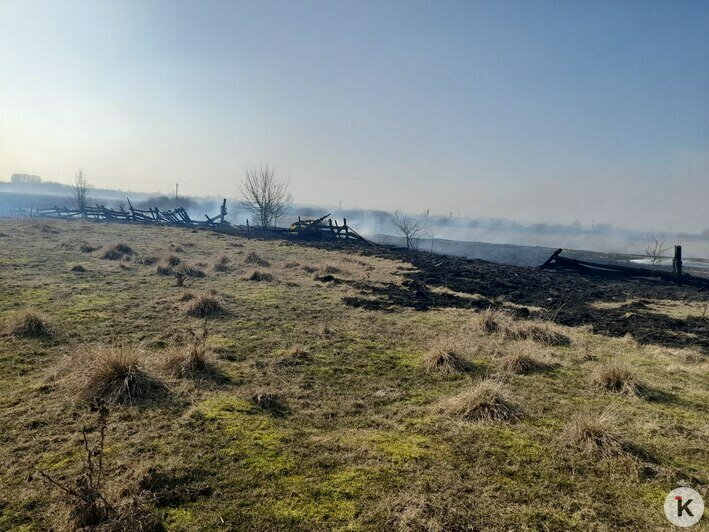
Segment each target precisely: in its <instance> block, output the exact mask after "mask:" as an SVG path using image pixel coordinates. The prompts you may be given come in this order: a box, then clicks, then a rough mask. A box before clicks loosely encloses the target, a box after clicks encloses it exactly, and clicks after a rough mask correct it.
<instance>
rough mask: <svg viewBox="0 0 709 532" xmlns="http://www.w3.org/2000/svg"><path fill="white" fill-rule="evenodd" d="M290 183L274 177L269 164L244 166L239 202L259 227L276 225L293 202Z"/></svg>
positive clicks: (273, 169)
mask: <svg viewBox="0 0 709 532" xmlns="http://www.w3.org/2000/svg"><path fill="white" fill-rule="evenodd" d="M289 189H290V183H289V182H288V181H283V180H279V179H278V178H277V177H276V169H275V168H274V167H273V166H270V165H269V164H261V166H260V167H259V168H246V171H245V176H244V182H243V183H242V184H241V186H240V187H239V193H240V195H241V204H242V205H243V206H244V208H245V209H246V210H248V211H249V212H250V213H251V214H252V215H253V217H254V220H255V221H256V223H258V224H260V225H261V227H264V228H268V227H272V226H274V225H276V222H277V221H278V219H279V218H281V217H283V215H285V214H286V212H287V211H288V208H289V207H290V206H291V203H293V196H291V194H290V191H289Z"/></svg>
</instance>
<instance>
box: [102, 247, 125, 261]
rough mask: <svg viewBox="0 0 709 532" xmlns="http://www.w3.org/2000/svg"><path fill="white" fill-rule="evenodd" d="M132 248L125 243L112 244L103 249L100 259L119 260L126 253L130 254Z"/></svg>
mask: <svg viewBox="0 0 709 532" xmlns="http://www.w3.org/2000/svg"><path fill="white" fill-rule="evenodd" d="M132 254H133V249H132V248H131V247H130V246H128V245H127V244H114V245H113V246H109V247H107V248H106V249H104V251H103V254H102V255H101V258H102V259H107V260H121V259H122V258H124V257H125V256H126V255H132Z"/></svg>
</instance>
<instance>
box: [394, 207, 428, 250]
mask: <svg viewBox="0 0 709 532" xmlns="http://www.w3.org/2000/svg"><path fill="white" fill-rule="evenodd" d="M393 222H394V227H396V228H397V229H398V230H399V231H400V232H401V234H402V235H404V237H406V247H407V248H409V249H418V245H419V239H420V238H421V237H422V236H423V233H424V232H425V230H426V228H427V227H428V217H427V216H426V217H424V216H408V215H405V214H401V213H400V212H399V211H396V212H395V213H394V220H393Z"/></svg>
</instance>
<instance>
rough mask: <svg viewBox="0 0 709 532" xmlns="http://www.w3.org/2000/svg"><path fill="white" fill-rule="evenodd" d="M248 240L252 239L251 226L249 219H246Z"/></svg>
mask: <svg viewBox="0 0 709 532" xmlns="http://www.w3.org/2000/svg"><path fill="white" fill-rule="evenodd" d="M246 238H249V239H250V238H251V226H249V219H248V218H247V219H246Z"/></svg>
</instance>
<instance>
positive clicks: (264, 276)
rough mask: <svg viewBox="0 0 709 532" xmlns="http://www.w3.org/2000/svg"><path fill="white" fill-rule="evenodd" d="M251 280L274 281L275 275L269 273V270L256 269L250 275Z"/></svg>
mask: <svg viewBox="0 0 709 532" xmlns="http://www.w3.org/2000/svg"><path fill="white" fill-rule="evenodd" d="M249 281H257V282H260V281H266V282H268V281H273V275H271V274H270V273H267V272H259V271H255V272H254V273H252V274H251V275H250V276H249Z"/></svg>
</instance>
